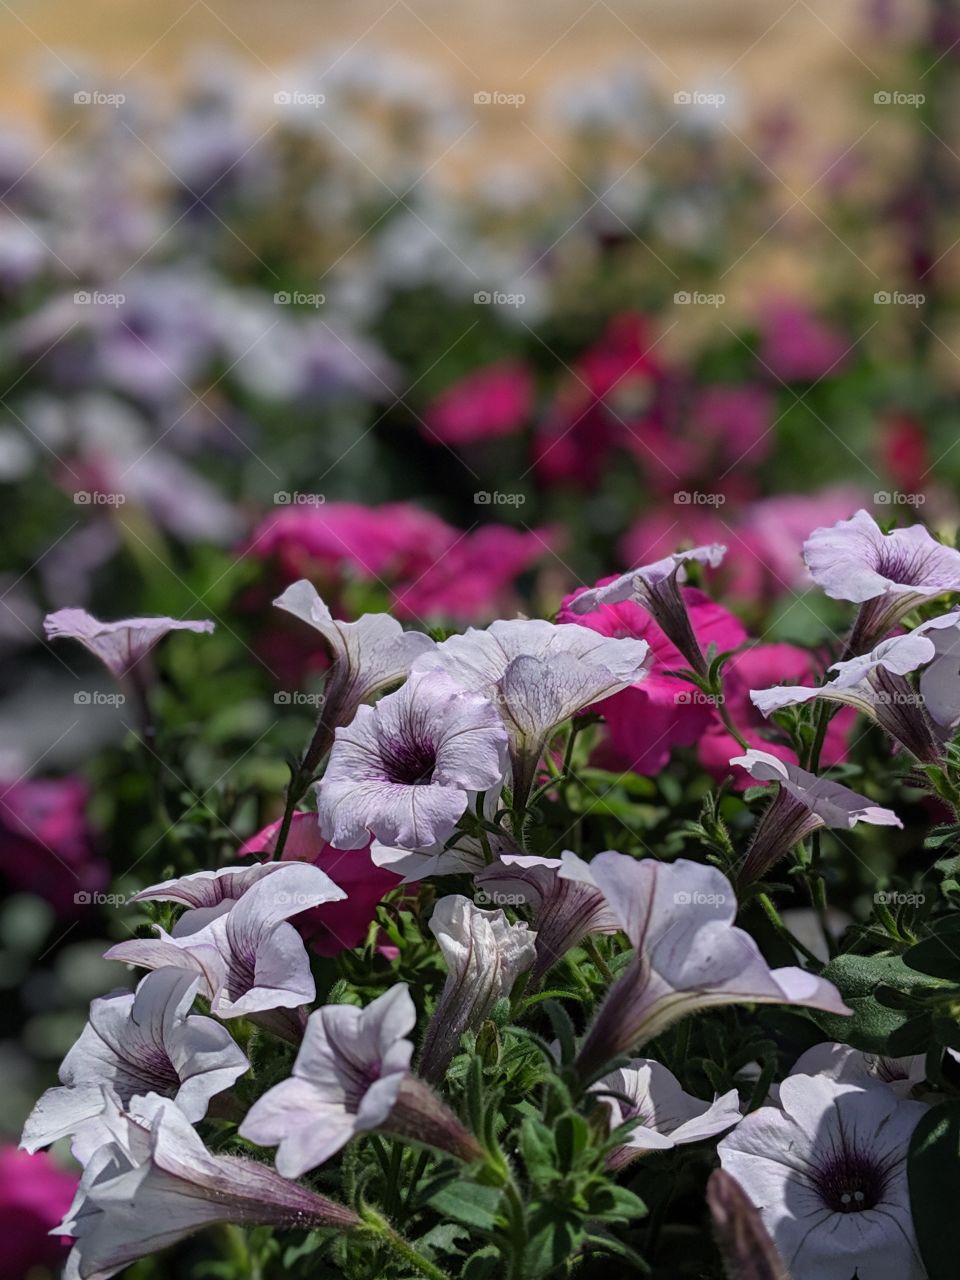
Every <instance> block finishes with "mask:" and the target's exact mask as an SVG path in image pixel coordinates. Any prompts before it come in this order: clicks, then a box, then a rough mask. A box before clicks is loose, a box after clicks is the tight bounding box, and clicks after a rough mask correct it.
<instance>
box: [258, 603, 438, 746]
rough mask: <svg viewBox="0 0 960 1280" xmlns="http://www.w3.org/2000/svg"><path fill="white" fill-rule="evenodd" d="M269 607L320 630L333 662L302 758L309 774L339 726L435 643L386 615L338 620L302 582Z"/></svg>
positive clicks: (398, 677)
mask: <svg viewBox="0 0 960 1280" xmlns="http://www.w3.org/2000/svg"><path fill="white" fill-rule="evenodd" d="M273 603H274V605H275V606H276V607H277V608H278V609H284V610H285V611H286V612H287V613H290V614H293V616H294V617H295V618H299V619H300V620H301V621H302V622H306V623H307V624H308V625H309V626H311V627H313V628H314V629H315V630H317V631H319V633H320V634H321V635H322V636H323V638H324V640H325V641H326V643H327V648H328V650H329V652H330V657H331V658H332V659H333V665H332V667H331V668H330V674H329V675H328V677H327V683H326V687H325V690H324V700H323V710H322V712H321V714H320V721H319V724H318V726H317V733H316V734H315V735H314V740H313V741H312V742H311V744H310V747H309V749H308V751H307V757H306V760H305V765H306V767H307V768H308V769H311V770H312V769H313V768H315V767H316V765H317V763H318V762H319V760H320V759H321V758H322V757H323V755H325V754H326V752H327V750H329V747H330V743H331V741H332V738H333V731H334V730H335V729H336V728H337V726H338V725H347V724H349V723H350V721H351V720H352V719H353V717H354V714H355V712H356V710H357V707H359V706H360V704H361V703H363V702H367V701H369V700H370V699H371V698H372V697H373V696H374V695H375V694H377V693H380V692H382V691H383V690H384V689H387V688H389V686H390V685H394V684H399V682H400V681H401V680H402V679H404V677H405V676H406V675H407V674H408V673H409V671H410V668H411V666H412V665H413V662H414V660H415V659H416V658H417V657H419V656H420V655H422V654H424V653H426V652H427V651H428V650H430V649H433V648H434V641H433V640H431V638H430V637H429V636H427V635H424V634H423V632H421V631H404V629H403V628H402V626H401V625H400V623H399V622H397V620H396V619H395V618H392V617H391V616H390V615H389V614H388V613H365V614H363V615H362V616H361V617H360V618H358V619H357V621H356V622H339V621H337V620H336V619H335V618H334V617H333V614H332V613H331V612H330V610H329V609H328V608H327V606H326V605H325V604H324V602H323V600H322V599H321V598H320V596H319V595H318V593H317V589H316V587H314V585H313V584H312V583H311V582H308V581H307V580H306V579H305V578H301V579H300V581H299V582H294V583H293V584H292V585H291V586H289V587H287V589H286V591H284V592H283V594H282V595H280V596H278V597H277V599H276V600H274V602H273Z"/></svg>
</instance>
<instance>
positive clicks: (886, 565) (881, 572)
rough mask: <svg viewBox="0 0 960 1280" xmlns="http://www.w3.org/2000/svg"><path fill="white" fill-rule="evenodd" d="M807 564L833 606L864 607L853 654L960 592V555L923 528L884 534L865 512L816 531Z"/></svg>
mask: <svg viewBox="0 0 960 1280" xmlns="http://www.w3.org/2000/svg"><path fill="white" fill-rule="evenodd" d="M803 558H804V560H805V562H806V564H807V566H808V568H809V569H810V572H811V573H812V574H813V577H814V579H815V580H816V582H817V583H818V584H819V585H820V586H821V587H822V588H823V590H824V591H825V592H826V593H827V595H828V596H831V597H832V598H833V599H834V600H849V601H851V602H852V603H854V604H859V605H860V611H859V613H858V615H857V620H856V622H855V624H854V629H853V634H852V635H851V638H850V641H849V642H848V645H847V651H848V654H859V653H862V652H864V651H865V650H868V649H871V648H873V646H874V645H876V643H877V642H878V641H879V640H881V639H882V638H883V637H884V636H885V635H887V634H888V633H889V632H890V631H892V630H893V628H894V627H895V626H896V625H897V623H898V622H899V621H900V620H901V618H903V617H904V616H905V615H906V614H908V613H909V612H910V610H911V609H915V608H916V607H917V606H918V605H921V604H924V603H926V601H928V600H930V599H932V598H933V597H934V596H939V595H943V594H944V593H946V592H953V591H960V551H957V550H955V549H954V548H953V547H946V546H944V545H943V544H942V543H940V542H937V541H936V539H934V538H932V537H931V536H930V534H929V533H928V532H927V530H926V529H925V528H924V526H923V525H920V524H915V525H911V526H910V528H908V529H893V530H892V531H891V532H890V533H883V532H881V530H880V527H879V526H878V524H877V522H876V521H875V520H874V519H873V517H872V516H871V515H869V514H868V513H867V512H866V511H863V510H861V511H858V512H857V513H856V514H855V515H854V516H852V517H851V519H849V520H841V521H840V522H839V523H838V524H836V525H834V526H833V527H832V528H829V529H815V530H814V531H813V533H812V534H811V535H810V537H809V538H808V539H807V541H806V542H805V543H804V547H803Z"/></svg>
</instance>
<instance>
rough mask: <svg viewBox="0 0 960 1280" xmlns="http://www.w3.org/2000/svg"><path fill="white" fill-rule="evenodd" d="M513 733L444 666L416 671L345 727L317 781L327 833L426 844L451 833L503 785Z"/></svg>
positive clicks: (336, 840) (356, 843)
mask: <svg viewBox="0 0 960 1280" xmlns="http://www.w3.org/2000/svg"><path fill="white" fill-rule="evenodd" d="M506 749H507V735H506V733H505V731H504V728H503V725H502V724H501V722H500V717H499V715H498V714H497V709H496V707H495V706H494V705H493V703H492V702H490V700H489V699H488V698H484V697H481V696H480V695H479V694H475V693H469V692H467V691H466V690H465V689H463V688H462V687H461V686H460V685H458V684H456V683H455V682H454V681H453V680H451V679H449V678H448V677H447V676H445V675H444V674H443V673H442V672H436V671H431V672H420V673H418V672H414V673H413V674H412V675H411V676H410V679H409V680H408V681H407V683H406V684H405V685H403V687H402V688H400V689H398V690H397V692H396V693H391V694H388V695H387V696H386V697H385V698H381V699H380V701H379V702H378V703H377V704H376V706H373V707H366V706H364V707H360V708H359V709H358V711H357V714H356V716H355V717H354V719H353V722H352V723H351V724H349V725H347V726H346V727H345V728H339V729H337V732H336V737H335V739H334V744H333V750H332V751H331V752H330V759H329V762H328V764H327V770H326V773H325V774H324V776H323V778H322V779H321V781H320V782H319V783H318V784H317V813H318V815H319V818H320V830H321V831H322V833H323V838H324V839H325V840H328V841H329V842H330V843H331V844H333V845H334V846H335V847H336V848H338V849H359V848H362V847H363V846H364V845H365V844H366V843H367V842H368V841H369V839H370V836H371V835H373V836H375V837H376V838H377V839H378V840H381V841H383V842H384V843H385V844H388V845H395V846H399V847H400V848H405V849H423V848H428V847H429V846H431V845H435V844H438V843H442V842H443V841H445V840H446V839H447V837H448V836H450V835H451V834H452V832H453V830H454V828H455V827H456V825H457V823H458V821H459V820H460V818H461V817H462V816H463V813H464V811H465V810H466V808H467V805H468V803H469V802H470V797H471V795H472V794H474V793H478V792H483V791H486V790H488V789H489V788H490V787H496V786H499V785H500V783H501V781H502V780H503V772H504V768H505V762H506Z"/></svg>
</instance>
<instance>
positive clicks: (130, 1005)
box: [22, 969, 250, 1158]
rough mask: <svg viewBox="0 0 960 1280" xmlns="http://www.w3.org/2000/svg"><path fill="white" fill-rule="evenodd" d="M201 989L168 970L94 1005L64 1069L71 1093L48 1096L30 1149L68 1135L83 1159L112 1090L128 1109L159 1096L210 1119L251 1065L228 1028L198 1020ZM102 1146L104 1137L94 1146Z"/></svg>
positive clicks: (32, 1122) (30, 1126) (32, 1123)
mask: <svg viewBox="0 0 960 1280" xmlns="http://www.w3.org/2000/svg"><path fill="white" fill-rule="evenodd" d="M199 986H200V978H199V977H196V976H194V975H193V974H190V973H185V972H184V971H183V970H181V969H160V970H158V971H157V972H156V973H149V974H147V976H146V977H145V978H144V979H143V981H142V982H141V983H140V985H139V986H138V987H137V990H136V993H134V992H132V991H128V992H124V993H123V994H121V995H113V996H105V997H103V998H102V999H97V1000H94V1001H93V1002H92V1003H91V1005H90V1021H89V1022H88V1023H87V1025H86V1026H85V1027H84V1029H83V1031H82V1032H81V1034H80V1039H79V1040H78V1041H77V1042H76V1044H75V1045H74V1046H73V1048H72V1049H71V1050H70V1051H69V1053H68V1054H67V1056H66V1057H65V1058H64V1060H63V1063H62V1064H61V1067H60V1073H59V1074H60V1081H61V1084H62V1086H63V1087H61V1088H55V1089H48V1090H47V1091H46V1093H44V1095H43V1096H42V1097H41V1099H40V1101H39V1102H38V1103H37V1105H36V1106H35V1107H34V1109H33V1111H32V1112H31V1114H30V1117H29V1118H28V1120H27V1123H26V1125H25V1126H24V1130H23V1139H22V1145H23V1146H24V1147H25V1148H26V1150H27V1151H36V1150H37V1149H38V1148H39V1147H46V1146H49V1144H50V1143H51V1142H55V1141H56V1140H57V1139H58V1138H62V1137H65V1136H66V1135H67V1134H77V1135H78V1137H77V1140H76V1142H75V1143H74V1153H75V1154H77V1152H78V1150H79V1151H81V1152H82V1151H83V1150H84V1149H89V1148H90V1146H91V1143H90V1141H88V1140H87V1135H86V1134H85V1132H84V1130H85V1129H87V1128H88V1127H89V1125H90V1121H91V1120H92V1119H93V1118H94V1117H96V1116H97V1115H99V1113H100V1112H101V1111H102V1109H103V1092H102V1086H103V1085H105V1084H109V1085H110V1086H111V1088H112V1089H113V1090H114V1092H115V1093H116V1094H117V1096H118V1098H119V1099H120V1101H121V1102H122V1103H124V1104H126V1103H128V1102H129V1101H130V1099H131V1098H132V1097H133V1096H134V1095H135V1094H145V1093H157V1094H161V1095H163V1096H165V1097H169V1098H173V1100H174V1101H175V1102H176V1104H177V1106H178V1107H179V1108H180V1110H181V1111H182V1112H183V1113H184V1115H185V1116H186V1117H187V1119H188V1120H191V1121H197V1120H202V1119H203V1117H204V1116H205V1115H206V1113H207V1106H208V1105H209V1102H210V1099H211V1098H212V1097H213V1096H214V1095H215V1094H217V1093H221V1092H222V1091H223V1090H224V1089H229V1088H230V1086H231V1085H232V1084H233V1083H234V1082H235V1081H236V1080H237V1079H238V1078H239V1077H240V1076H242V1075H243V1073H244V1072H245V1071H246V1070H247V1069H248V1067H249V1065H250V1064H249V1063H248V1062H247V1059H246V1057H245V1055H244V1054H243V1053H242V1052H241V1050H240V1048H239V1047H238V1046H237V1045H236V1044H235V1043H234V1041H233V1038H232V1037H231V1035H230V1033H229V1031H227V1029H226V1028H225V1027H222V1026H221V1025H220V1024H219V1023H218V1022H215V1021H214V1020H213V1018H203V1017H200V1016H199V1015H195V1014H191V1013H190V1009H191V1007H192V1005H193V1000H194V996H195V995H196V993H197V989H198V987H199ZM93 1127H94V1128H97V1126H96V1125H94V1126H93ZM98 1133H99V1130H98ZM96 1140H97V1134H95V1135H94V1136H93V1145H94V1146H95V1145H96ZM101 1140H102V1135H101ZM78 1158H81V1157H80V1156H78Z"/></svg>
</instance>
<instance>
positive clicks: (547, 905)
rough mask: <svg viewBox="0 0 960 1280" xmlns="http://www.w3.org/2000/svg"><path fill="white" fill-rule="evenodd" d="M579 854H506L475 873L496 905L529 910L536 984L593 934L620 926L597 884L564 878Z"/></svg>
mask: <svg viewBox="0 0 960 1280" xmlns="http://www.w3.org/2000/svg"><path fill="white" fill-rule="evenodd" d="M574 857H575V855H574V854H572V853H568V852H565V853H563V854H562V855H561V857H559V858H539V857H534V856H531V855H529V854H521V853H501V854H500V856H499V858H498V859H497V861H496V862H492V863H490V865H489V866H488V867H486V868H484V870H482V871H481V872H480V873H479V874H478V875H477V876H475V882H476V884H477V886H478V887H479V888H480V889H482V890H483V891H484V893H485V894H486V898H487V901H489V902H492V903H493V905H494V906H497V905H499V904H500V903H502V902H508V903H509V904H510V905H512V906H524V907H526V908H527V909H528V910H529V911H530V913H531V918H532V923H533V927H534V928H535V929H536V931H537V944H536V946H537V959H536V963H535V964H534V966H533V969H532V970H531V972H530V983H529V985H530V986H531V987H535V986H536V985H537V984H538V983H539V982H540V981H541V979H542V978H543V977H544V975H545V974H546V973H547V972H548V970H550V969H551V968H552V967H553V966H554V965H555V964H556V963H557V961H558V960H561V959H562V958H563V956H564V955H565V954H566V953H567V952H568V951H570V950H571V949H572V948H573V947H576V946H578V945H579V944H580V943H581V942H582V941H583V939H584V938H585V937H587V935H588V934H591V933H616V932H617V931H618V930H619V928H620V921H619V920H618V919H617V917H616V915H615V914H614V913H613V912H612V911H611V910H610V908H609V907H608V906H607V900H606V898H604V896H603V894H602V893H601V892H600V890H599V889H598V888H596V887H595V886H594V885H590V884H584V883H583V881H580V880H564V879H562V878H561V876H560V874H559V872H560V868H561V867H562V866H563V865H564V860H570V859H571V858H574Z"/></svg>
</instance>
